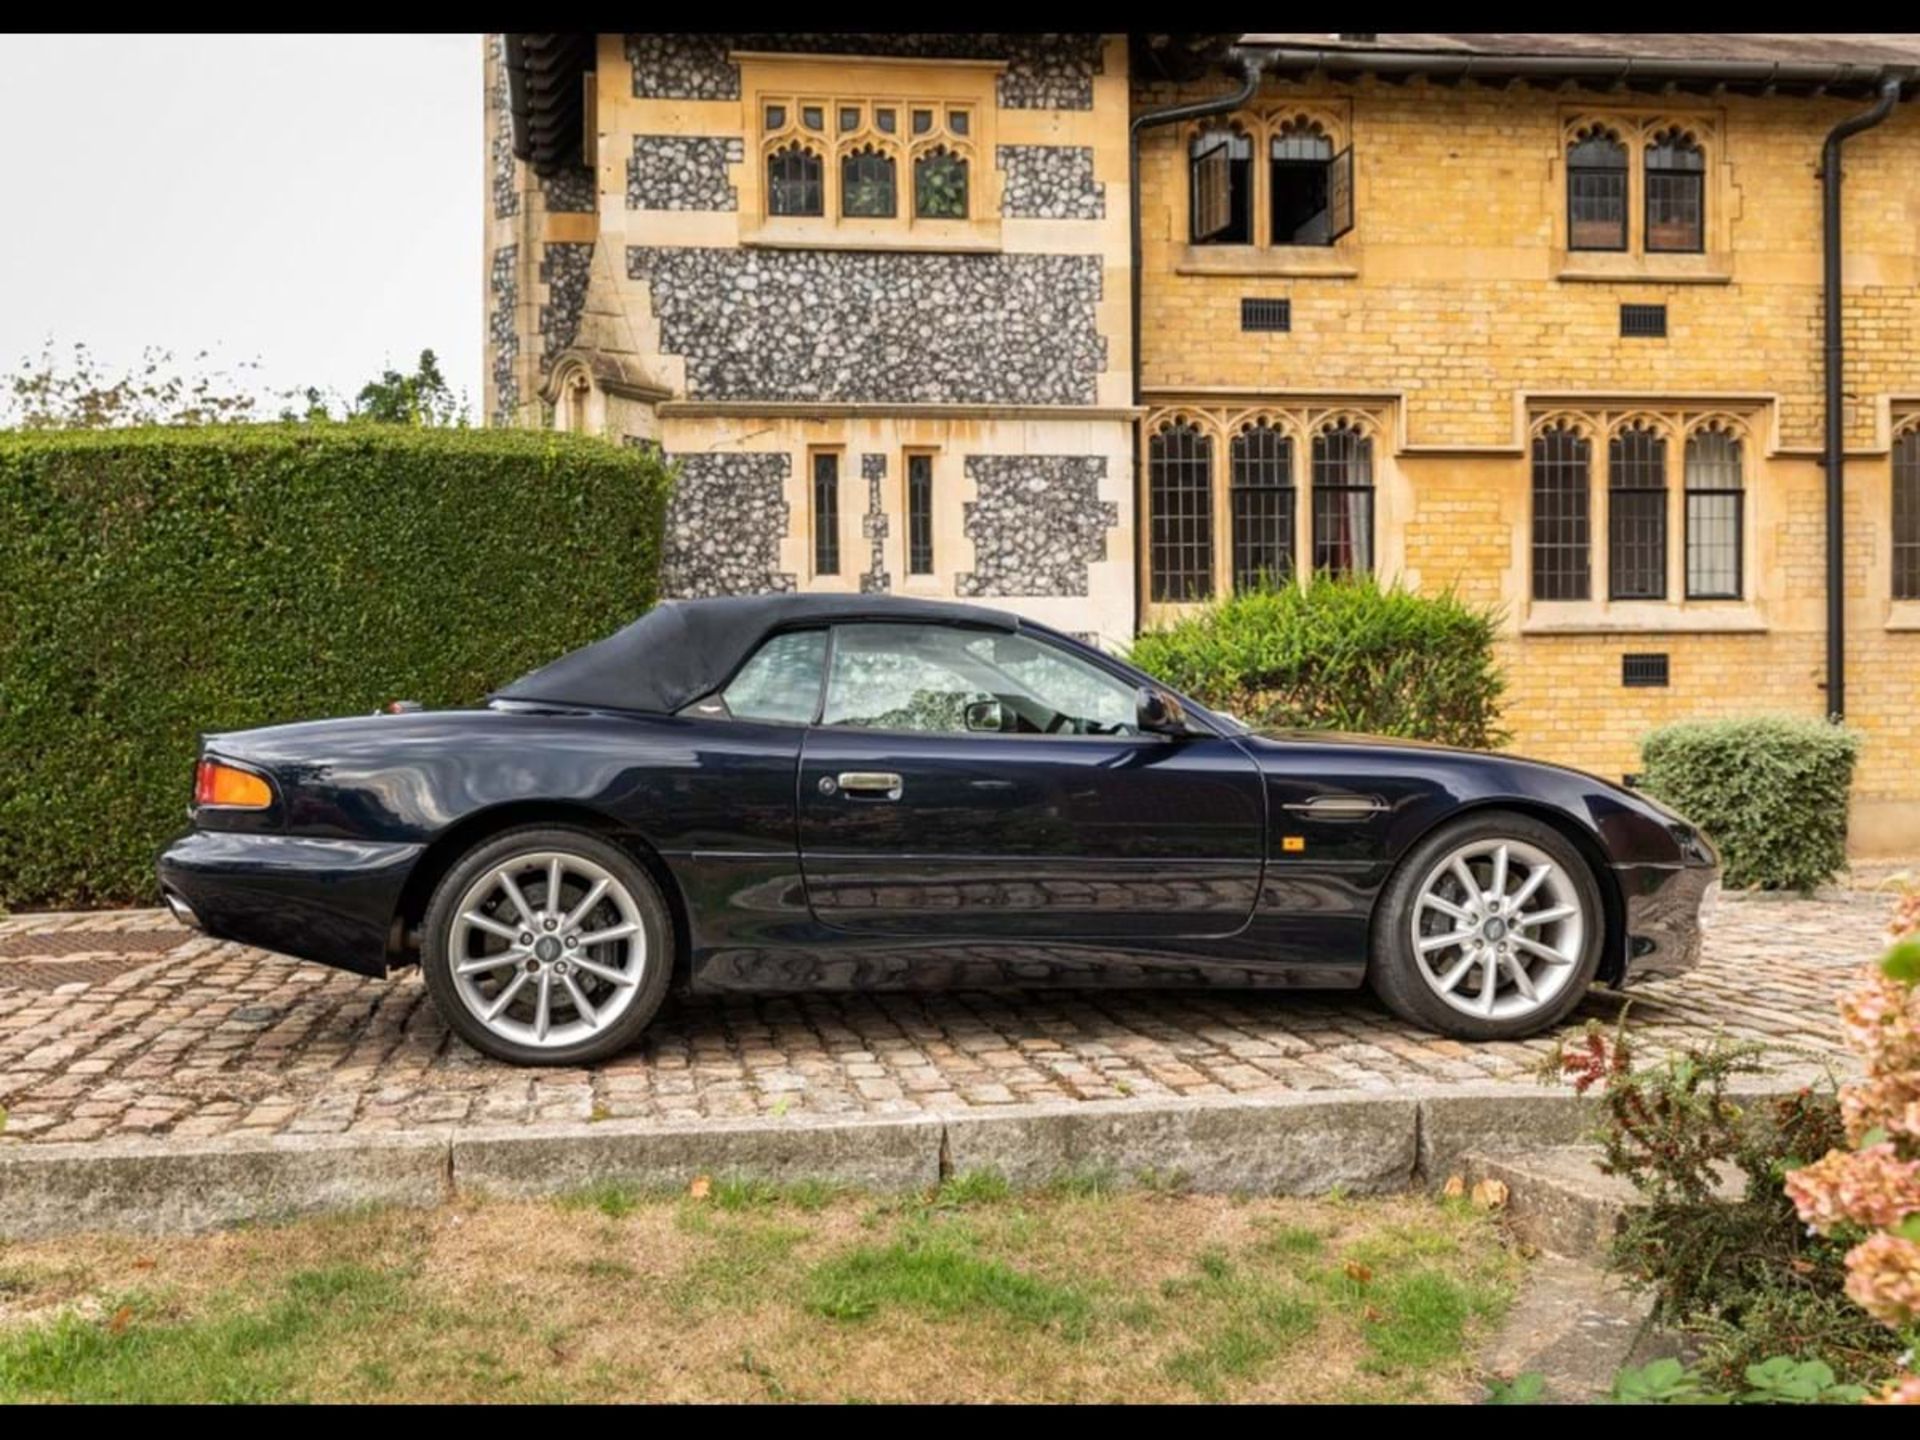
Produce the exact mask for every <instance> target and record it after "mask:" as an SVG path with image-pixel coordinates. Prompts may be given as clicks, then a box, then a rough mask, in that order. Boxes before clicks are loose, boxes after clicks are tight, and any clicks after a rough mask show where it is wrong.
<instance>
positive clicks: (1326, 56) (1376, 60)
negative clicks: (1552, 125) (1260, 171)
mask: <svg viewBox="0 0 1920 1440" xmlns="http://www.w3.org/2000/svg"><path fill="white" fill-rule="evenodd" d="M1239 48H1240V50H1241V51H1242V52H1243V53H1245V52H1252V53H1254V54H1258V55H1260V56H1262V57H1264V60H1265V63H1266V69H1267V71H1268V73H1270V74H1285V73H1296V74H1297V73H1306V72H1312V71H1335V72H1349V73H1371V74H1375V75H1402V76H1412V75H1424V76H1427V77H1429V78H1433V79H1441V80H1469V79H1472V80H1522V79H1526V80H1554V79H1558V80H1597V81H1601V82H1604V83H1607V84H1621V83H1627V82H1631V81H1642V82H1647V83H1654V84H1667V83H1670V82H1679V81H1685V80H1696V81H1707V82H1712V83H1717V84H1723V85H1753V86H1760V87H1765V86H1776V85H1808V86H1822V87H1832V86H1836V85H1859V86H1867V85H1882V86H1884V85H1885V83H1886V82H1887V81H1888V80H1890V79H1891V80H1896V81H1904V80H1906V79H1907V78H1909V77H1908V74H1907V70H1906V67H1904V66H1891V65H1874V64H1868V65H1861V64H1853V63H1850V62H1845V61H1811V60H1804V61H1803V60H1708V59H1699V60H1679V59H1673V58H1670V57H1666V56H1644V55H1642V56H1626V55H1594V56H1585V55H1484V54H1457V53H1453V52H1445V51H1429V50H1372V49H1367V50H1360V49H1335V48H1327V47H1319V46H1313V47H1302V46H1290V45H1274V46H1264V47H1263V46H1260V45H1259V44H1258V43H1257V42H1252V43H1243V45H1242V46H1240V47H1239Z"/></svg>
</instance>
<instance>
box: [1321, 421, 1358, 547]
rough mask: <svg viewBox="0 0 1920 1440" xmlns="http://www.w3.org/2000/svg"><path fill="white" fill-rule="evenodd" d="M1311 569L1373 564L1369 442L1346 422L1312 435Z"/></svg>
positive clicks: (1355, 426) (1355, 427)
mask: <svg viewBox="0 0 1920 1440" xmlns="http://www.w3.org/2000/svg"><path fill="white" fill-rule="evenodd" d="M1313 568H1314V569H1315V570H1316V571H1322V570H1324V571H1325V572H1326V573H1327V574H1329V575H1357V574H1362V573H1364V572H1366V571H1369V570H1371V569H1372V568H1373V441H1372V440H1371V439H1370V438H1369V437H1368V436H1367V434H1366V433H1365V432H1364V431H1362V430H1361V429H1360V427H1359V426H1357V425H1355V424H1353V423H1352V422H1351V421H1336V422H1334V423H1332V424H1329V425H1325V426H1323V427H1322V428H1321V430H1320V433H1319V434H1317V435H1315V436H1314V437H1313Z"/></svg>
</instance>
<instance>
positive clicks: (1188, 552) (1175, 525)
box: [1147, 420, 1213, 602]
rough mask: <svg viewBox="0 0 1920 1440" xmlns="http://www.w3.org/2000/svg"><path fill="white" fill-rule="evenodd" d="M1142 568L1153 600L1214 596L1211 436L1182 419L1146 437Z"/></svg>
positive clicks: (1182, 599) (1179, 599)
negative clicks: (1145, 568) (1147, 575)
mask: <svg viewBox="0 0 1920 1440" xmlns="http://www.w3.org/2000/svg"><path fill="white" fill-rule="evenodd" d="M1147 526H1148V533H1147V566H1148V570H1149V573H1150V575H1151V581H1152V584H1151V590H1152V594H1153V598H1154V599H1155V600H1168V601H1175V602H1179V601H1187V600H1210V599H1212V598H1213V438H1212V437H1211V436H1209V435H1208V434H1207V433H1206V432H1205V431H1203V430H1201V429H1200V427H1199V426H1197V425H1194V424H1191V423H1189V422H1188V421H1185V420H1176V421H1173V422H1171V423H1170V424H1166V425H1162V426H1161V427H1160V428H1159V429H1158V430H1156V431H1155V432H1154V433H1153V435H1152V436H1151V437H1150V438H1149V439H1148V441H1147Z"/></svg>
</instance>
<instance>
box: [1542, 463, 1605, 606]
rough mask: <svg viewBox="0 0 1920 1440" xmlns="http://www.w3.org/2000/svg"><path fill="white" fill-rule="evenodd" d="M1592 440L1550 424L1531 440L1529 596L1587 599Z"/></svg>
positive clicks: (1590, 541) (1590, 547)
mask: <svg viewBox="0 0 1920 1440" xmlns="http://www.w3.org/2000/svg"><path fill="white" fill-rule="evenodd" d="M1592 461H1593V446H1592V444H1591V443H1590V442H1589V441H1588V440H1587V437H1586V436H1584V435H1582V434H1581V433H1580V432H1579V431H1578V430H1575V429H1573V428H1572V427H1570V426H1567V425H1553V426H1549V427H1548V428H1547V429H1545V430H1543V431H1541V432H1540V434H1538V435H1536V436H1535V437H1534V441H1533V598H1534V599H1536V600H1585V599H1586V598H1587V596H1588V593H1589V590H1590V587H1591V581H1590V578H1589V577H1590V574H1591V566H1592V548H1593V525H1592V518H1591V509H1592V505H1593V479H1592Z"/></svg>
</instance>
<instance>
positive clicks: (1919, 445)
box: [1893, 426, 1920, 600]
mask: <svg viewBox="0 0 1920 1440" xmlns="http://www.w3.org/2000/svg"><path fill="white" fill-rule="evenodd" d="M1893 598H1894V599H1896V600H1920V426H1910V427H1909V428H1908V429H1907V430H1905V431H1904V432H1903V433H1902V434H1901V435H1900V436H1899V437H1898V438H1897V439H1896V440H1895V441H1894V442H1893Z"/></svg>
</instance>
